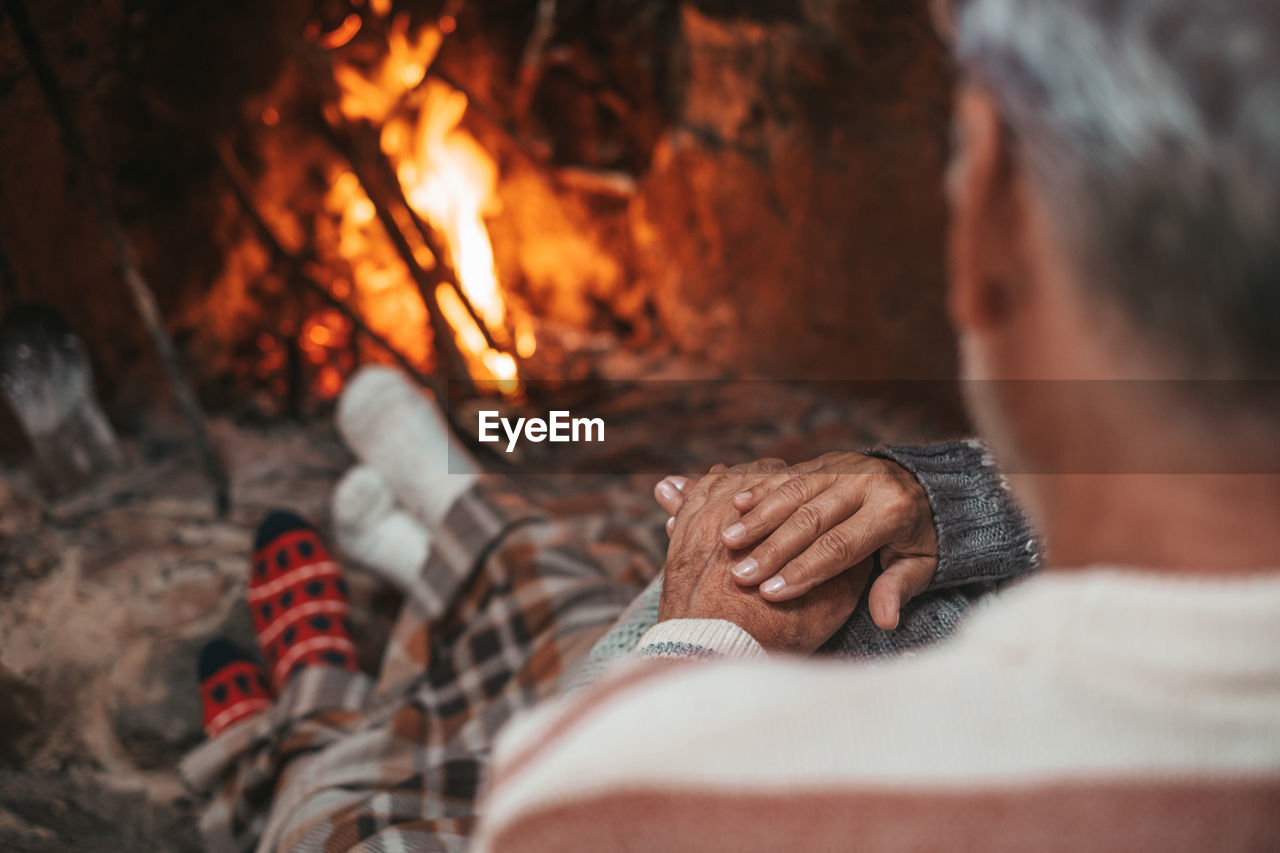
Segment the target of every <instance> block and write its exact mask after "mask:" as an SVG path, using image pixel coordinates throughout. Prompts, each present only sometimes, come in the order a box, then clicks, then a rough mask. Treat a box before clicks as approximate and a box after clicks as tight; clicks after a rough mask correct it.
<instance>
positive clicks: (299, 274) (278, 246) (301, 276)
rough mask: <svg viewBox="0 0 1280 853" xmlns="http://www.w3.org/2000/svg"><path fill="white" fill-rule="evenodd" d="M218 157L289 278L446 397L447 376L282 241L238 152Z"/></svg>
mask: <svg viewBox="0 0 1280 853" xmlns="http://www.w3.org/2000/svg"><path fill="white" fill-rule="evenodd" d="M218 161H219V163H220V164H221V166H222V173H223V176H224V177H225V178H226V179H227V183H228V184H229V185H230V187H231V190H232V192H233V193H234V194H235V197H236V200H237V201H238V202H239V203H240V207H241V209H242V210H243V211H244V213H245V215H246V216H248V217H249V221H250V222H251V223H252V224H253V227H254V230H255V231H257V233H258V238H259V239H260V240H261V241H262V243H263V245H265V246H266V248H267V250H268V251H269V252H270V253H271V256H272V257H273V258H274V259H275V260H276V262H277V263H279V264H280V265H281V266H283V267H284V268H285V269H286V270H287V271H288V273H289V276H290V278H291V279H292V280H293V281H294V282H296V283H297V284H299V285H300V286H302V287H304V288H306V289H307V290H308V291H310V292H312V293H315V294H317V295H318V296H319V297H320V298H321V299H323V300H324V301H325V302H326V303H328V304H329V305H330V306H332V307H333V308H334V310H336V311H337V312H338V313H339V314H341V315H342V316H343V317H344V318H346V319H347V321H348V322H350V323H351V325H352V326H354V327H355V328H356V329H357V330H359V331H360V332H361V333H362V334H364V335H365V336H367V337H368V338H369V340H371V341H373V342H374V343H375V344H377V345H378V346H379V347H380V348H381V349H382V350H383V351H385V352H386V353H387V354H388V355H390V356H391V357H392V358H393V359H394V360H395V362H396V364H398V365H400V367H401V369H403V370H404V371H405V372H406V373H408V374H409V375H410V376H411V377H413V379H414V381H415V382H417V383H418V384H419V385H422V386H424V387H428V388H431V390H432V391H433V392H434V393H435V394H436V396H437V398H439V399H444V397H443V396H442V395H444V394H445V393H446V391H447V384H446V382H445V381H444V378H443V377H442V376H441V375H440V373H439V371H436V372H435V373H433V374H432V375H431V376H428V375H426V374H425V373H423V372H422V371H421V370H419V369H418V367H417V366H416V365H415V364H414V363H413V362H412V361H410V360H409V358H408V357H407V356H405V354H404V353H402V352H401V351H400V350H399V349H397V348H396V346H395V345H394V344H392V343H391V342H390V341H388V340H387V339H386V338H385V337H383V336H382V335H381V334H379V333H378V332H376V331H374V330H373V329H372V328H370V327H369V325H368V324H367V323H365V321H364V319H363V318H362V317H361V316H360V315H359V313H357V312H356V311H355V310H354V309H352V308H351V307H349V306H348V305H347V304H346V303H345V302H343V301H342V300H341V299H339V298H338V297H336V296H334V295H333V293H332V292H330V290H329V288H327V287H325V286H324V285H323V284H321V283H320V282H318V281H316V280H315V279H314V278H313V277H312V276H311V275H310V274H309V273H308V272H307V270H308V269H309V268H310V267H311V266H312V265H314V264H315V263H316V259H315V258H314V257H311V256H309V255H310V253H309V252H308V253H307V255H298V254H295V253H293V252H290V251H289V250H288V249H286V248H285V247H284V245H283V244H282V243H281V242H280V240H279V238H278V237H277V236H276V234H275V232H274V231H272V229H271V226H270V225H268V224H267V221H266V219H265V218H264V217H263V215H262V213H261V212H260V211H259V210H258V207H257V205H256V204H255V203H254V200H253V192H252V190H251V189H250V187H249V179H248V177H247V176H246V175H245V173H244V169H243V167H241V165H240V163H239V161H238V160H237V159H236V156H235V153H234V152H233V151H232V150H231V147H230V146H229V145H226V144H221V145H219V146H218Z"/></svg>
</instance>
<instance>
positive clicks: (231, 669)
mask: <svg viewBox="0 0 1280 853" xmlns="http://www.w3.org/2000/svg"><path fill="white" fill-rule="evenodd" d="M196 671H197V674H198V675H199V676H200V697H201V698H202V699H203V700H204V731H205V734H207V735H208V736H209V737H217V736H218V735H220V734H222V733H223V732H224V731H226V730H227V729H228V728H229V727H230V726H231V724H232V723H238V722H240V721H241V720H243V719H245V718H246V717H250V716H252V715H254V714H257V713H260V712H262V711H265V710H266V709H267V708H269V707H270V706H271V702H272V694H271V685H270V684H268V683H267V674H266V673H265V672H264V671H263V669H262V665H261V664H259V663H257V662H256V661H254V660H253V659H252V658H250V657H249V656H248V655H247V654H245V653H244V652H243V651H241V650H240V649H239V648H238V647H237V646H236V645H234V644H233V643H232V642H231V641H229V640H224V639H223V638H221V637H219V638H217V639H215V640H210V641H209V642H208V643H206V644H205V647H204V648H203V649H201V650H200V660H199V662H198V664H197V666H196Z"/></svg>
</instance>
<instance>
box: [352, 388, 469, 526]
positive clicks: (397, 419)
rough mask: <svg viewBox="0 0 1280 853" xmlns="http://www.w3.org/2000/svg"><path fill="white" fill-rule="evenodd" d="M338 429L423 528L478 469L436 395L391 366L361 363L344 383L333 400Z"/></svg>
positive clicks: (445, 509)
mask: <svg viewBox="0 0 1280 853" xmlns="http://www.w3.org/2000/svg"><path fill="white" fill-rule="evenodd" d="M338 429H339V431H341V433H342V436H343V438H344V439H345V440H346V442H347V446H348V447H350V448H351V450H352V451H353V452H354V453H355V454H356V456H358V457H360V459H361V461H363V462H365V463H367V464H369V465H372V466H373V467H374V468H376V469H377V470H378V473H380V474H382V476H383V477H385V478H386V480H387V483H388V484H390V486H391V490H392V491H393V492H394V493H395V495H396V497H397V498H399V500H400V503H401V504H402V505H403V506H404V507H405V509H407V510H408V511H409V512H410V513H411V514H413V515H414V516H415V517H417V518H418V519H419V520H420V521H422V522H423V523H424V524H426V525H427V526H428V527H433V526H435V525H437V524H439V523H440V522H441V521H443V520H444V516H445V514H446V513H447V512H448V511H449V508H450V507H451V506H453V503H454V501H456V500H457V499H458V497H459V496H460V495H461V494H462V493H463V492H464V491H466V490H467V489H468V488H469V487H470V486H471V484H472V483H473V482H475V479H476V476H477V474H478V473H479V471H480V467H479V465H478V464H477V463H476V461H475V459H474V458H472V456H471V455H470V454H469V453H468V452H467V450H466V448H464V447H463V446H462V444H461V443H460V442H459V441H458V440H457V439H456V438H455V437H454V435H453V433H452V432H451V430H450V429H449V424H448V423H447V422H446V420H445V418H444V414H443V413H442V412H441V411H440V407H439V405H438V404H437V403H436V401H435V398H433V397H432V396H431V395H430V394H429V393H428V392H426V391H424V390H422V389H421V388H419V387H417V386H416V385H414V384H413V383H412V382H410V381H409V379H408V378H407V377H406V376H405V375H404V374H402V373H400V372H399V371H396V370H392V369H391V368H387V367H366V368H363V369H361V370H360V371H359V372H358V373H356V375H355V376H354V377H353V378H352V379H351V380H350V381H349V382H348V383H347V387H346V390H345V391H343V393H342V397H341V399H340V400H339V401H338Z"/></svg>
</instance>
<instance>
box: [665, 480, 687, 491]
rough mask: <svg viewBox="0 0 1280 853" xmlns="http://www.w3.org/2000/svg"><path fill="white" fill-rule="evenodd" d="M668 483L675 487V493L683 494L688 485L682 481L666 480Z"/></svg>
mask: <svg viewBox="0 0 1280 853" xmlns="http://www.w3.org/2000/svg"><path fill="white" fill-rule="evenodd" d="M667 482H668V483H670V484H671V485H673V486H675V487H676V491H679V492H683V491H684V487H685V486H686V485H688V483H686V482H685V481H684V480H667Z"/></svg>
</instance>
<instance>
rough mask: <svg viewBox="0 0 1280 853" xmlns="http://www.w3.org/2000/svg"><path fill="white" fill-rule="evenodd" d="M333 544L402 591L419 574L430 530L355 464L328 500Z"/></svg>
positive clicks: (368, 469)
mask: <svg viewBox="0 0 1280 853" xmlns="http://www.w3.org/2000/svg"><path fill="white" fill-rule="evenodd" d="M331 514H332V518H333V527H334V532H335V534H336V538H337V542H338V548H339V549H341V551H342V553H344V554H346V555H347V556H350V557H352V558H354V559H355V560H357V561H359V563H360V564H361V565H362V566H365V567H367V568H369V569H370V570H371V571H373V572H374V573H375V574H377V575H378V576H379V577H381V578H382V579H383V580H385V581H387V582H388V583H390V584H391V585H392V586H395V587H396V588H397V589H399V590H401V591H402V592H404V591H408V589H409V587H410V586H412V585H413V583H414V582H415V581H416V580H417V579H418V576H419V575H420V574H421V573H422V567H423V565H424V564H425V563H426V561H427V555H428V554H429V553H430V551H431V535H430V534H429V533H428V532H427V530H426V528H424V527H423V526H422V525H421V524H419V523H418V522H417V521H416V520H415V519H414V518H413V517H412V516H410V515H409V514H408V513H407V512H405V511H404V510H402V509H400V508H399V507H398V506H396V502H395V496H394V495H393V494H392V493H391V486H390V484H388V483H387V481H386V478H385V477H383V476H382V475H381V474H379V473H378V471H377V469H375V468H373V467H372V466H370V465H357V466H355V467H354V468H352V469H351V470H350V471H348V472H347V473H346V474H344V475H343V477H342V479H341V480H339V481H338V485H337V486H336V487H335V488H334V490H333V500H332V504H331Z"/></svg>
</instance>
